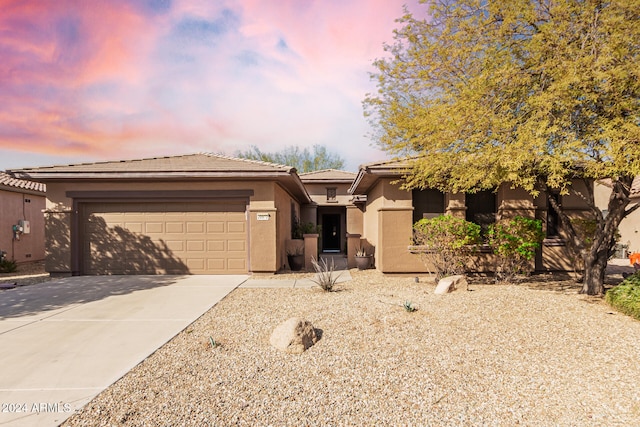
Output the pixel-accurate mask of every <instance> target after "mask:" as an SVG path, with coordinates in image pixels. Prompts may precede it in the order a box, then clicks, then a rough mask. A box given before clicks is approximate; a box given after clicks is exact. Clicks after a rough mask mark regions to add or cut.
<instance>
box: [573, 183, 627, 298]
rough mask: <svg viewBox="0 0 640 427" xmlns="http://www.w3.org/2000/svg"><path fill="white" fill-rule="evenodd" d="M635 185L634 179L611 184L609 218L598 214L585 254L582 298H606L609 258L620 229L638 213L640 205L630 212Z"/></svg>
mask: <svg viewBox="0 0 640 427" xmlns="http://www.w3.org/2000/svg"><path fill="white" fill-rule="evenodd" d="M632 182H633V177H631V176H625V177H620V178H618V179H617V180H614V181H612V183H611V187H612V188H611V196H610V197H609V204H608V212H607V215H606V217H605V216H603V215H602V214H601V213H600V211H599V210H598V214H597V215H596V220H597V227H596V232H595V235H594V236H593V242H592V244H591V248H589V249H588V250H585V251H584V252H583V254H584V255H583V260H584V283H583V286H582V290H581V291H580V292H581V293H583V294H588V295H602V294H604V279H605V270H606V268H607V262H608V261H609V254H610V253H611V250H612V248H613V247H614V245H615V243H616V233H617V232H618V226H619V225H620V222H621V221H622V220H623V219H624V218H625V217H626V216H628V215H629V214H630V213H631V212H633V211H634V210H636V209H638V205H636V206H634V207H632V208H630V209H628V210H627V206H628V205H629V202H630V200H629V193H630V191H631V183H632ZM589 204H592V203H589ZM592 207H595V206H592Z"/></svg>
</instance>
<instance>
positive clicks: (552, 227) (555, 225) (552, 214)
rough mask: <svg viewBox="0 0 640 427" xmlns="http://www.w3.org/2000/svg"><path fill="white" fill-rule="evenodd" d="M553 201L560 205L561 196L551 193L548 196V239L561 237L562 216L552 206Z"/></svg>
mask: <svg viewBox="0 0 640 427" xmlns="http://www.w3.org/2000/svg"><path fill="white" fill-rule="evenodd" d="M551 199H553V200H554V201H555V202H556V203H557V204H558V205H560V194H558V193H549V194H548V195H547V237H548V238H554V237H555V238H557V237H560V215H558V211H556V210H555V208H554V207H553V206H552V205H551Z"/></svg>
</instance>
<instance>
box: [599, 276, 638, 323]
mask: <svg viewBox="0 0 640 427" xmlns="http://www.w3.org/2000/svg"><path fill="white" fill-rule="evenodd" d="M605 300H606V301H607V302H608V303H609V304H610V305H611V306H612V307H613V308H615V309H616V310H618V311H620V312H621V313H624V314H627V315H629V316H631V317H634V318H636V319H638V320H640V273H635V274H632V275H631V276H629V277H627V278H626V279H624V281H623V282H622V283H620V284H619V285H618V286H616V287H615V288H611V289H609V290H608V291H607V293H606V295H605Z"/></svg>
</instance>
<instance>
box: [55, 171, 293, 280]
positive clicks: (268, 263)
mask: <svg viewBox="0 0 640 427" xmlns="http://www.w3.org/2000/svg"><path fill="white" fill-rule="evenodd" d="M47 190H48V191H47V203H46V208H47V215H46V217H47V245H48V251H47V262H46V269H47V271H49V272H55V273H61V274H62V273H68V272H70V271H71V250H70V243H69V242H70V239H71V236H70V224H71V209H72V208H73V206H72V204H73V201H72V199H70V198H68V197H67V196H66V192H67V191H180V190H253V193H254V194H253V196H251V197H250V202H249V206H248V208H247V215H248V217H249V220H248V223H249V245H250V246H249V262H250V264H249V265H250V271H251V272H275V271H277V270H278V269H279V268H281V267H282V265H283V262H284V261H283V260H284V259H286V257H284V254H283V253H282V251H283V250H284V249H282V248H283V247H284V240H285V239H287V238H288V237H290V230H291V223H290V204H291V200H293V199H292V197H291V196H290V195H289V194H288V193H287V192H286V191H285V190H284V189H282V187H280V185H279V184H276V183H275V182H272V181H265V182H259V181H217V182H180V181H177V182H148V183H147V182H134V183H132V182H102V183H97V182H73V183H64V182H62V183H55V182H54V183H48V184H47ZM258 213H268V214H269V215H270V217H269V220H267V221H258V219H257V218H258Z"/></svg>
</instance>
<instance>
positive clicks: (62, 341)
mask: <svg viewBox="0 0 640 427" xmlns="http://www.w3.org/2000/svg"><path fill="white" fill-rule="evenodd" d="M247 278H248V276H244V275H238V276H81V277H70V278H65V279H59V280H52V281H49V282H45V283H40V284H35V285H29V286H25V287H20V288H17V289H11V290H6V291H0V404H1V405H2V408H0V426H2V427H5V426H11V427H19V426H57V425H59V424H60V423H62V422H63V421H64V420H66V419H67V418H68V417H69V416H71V415H72V414H73V412H74V411H75V410H76V409H79V408H81V407H82V406H84V405H85V404H86V403H88V402H89V401H90V400H91V399H93V397H95V396H96V395H97V394H98V393H100V392H101V391H102V390H104V389H105V388H107V387H108V386H110V385H111V384H113V383H114V382H115V381H116V380H118V379H119V378H120V377H122V376H123V375H124V374H126V373H127V372H128V371H129V370H131V369H132V368H133V367H134V366H136V365H137V364H138V363H140V362H141V361H143V360H144V359H145V358H147V357H148V356H149V355H150V354H152V353H153V352H154V351H155V350H156V349H158V348H159V347H161V346H162V345H163V344H165V343H166V342H167V341H169V340H170V339H171V338H173V337H174V336H175V335H176V334H178V333H179V332H180V331H182V330H183V329H184V328H186V327H187V326H188V325H189V324H191V323H192V322H193V321H195V320H196V319H197V318H198V317H200V316H201V315H202V314H204V313H205V312H206V311H207V310H209V309H210V308H211V307H213V306H214V305H215V304H216V303H217V302H218V301H220V300H221V299H222V298H224V297H225V296H226V295H227V294H228V293H229V292H231V291H232V290H233V289H235V288H236V287H238V286H239V285H241V284H242V283H244V282H245V281H246V280H247Z"/></svg>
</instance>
